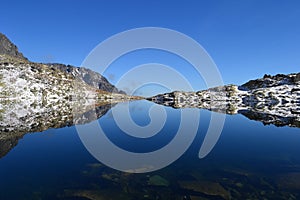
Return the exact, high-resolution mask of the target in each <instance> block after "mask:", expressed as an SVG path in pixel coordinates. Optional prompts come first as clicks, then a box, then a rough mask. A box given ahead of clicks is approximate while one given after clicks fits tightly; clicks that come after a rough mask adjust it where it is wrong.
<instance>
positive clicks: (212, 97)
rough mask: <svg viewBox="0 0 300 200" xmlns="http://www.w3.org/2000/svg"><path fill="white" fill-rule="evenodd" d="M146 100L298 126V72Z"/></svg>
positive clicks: (299, 84)
mask: <svg viewBox="0 0 300 200" xmlns="http://www.w3.org/2000/svg"><path fill="white" fill-rule="evenodd" d="M148 100H150V101H153V102H155V103H158V104H162V105H165V106H171V107H173V108H202V109H207V110H211V111H214V112H219V113H226V114H238V113H240V114H243V115H245V116H246V117H248V118H251V119H257V120H259V121H262V122H263V123H264V124H275V125H277V126H286V125H287V126H294V127H300V73H297V74H296V73H294V74H288V75H283V74H279V75H275V76H270V75H265V76H264V77H263V78H261V79H257V80H251V81H249V82H247V83H245V84H243V85H241V86H236V85H225V86H219V87H215V88H210V89H207V90H202V91H198V92H181V91H175V92H171V93H165V94H159V95H156V96H153V97H150V98H148ZM254 116H255V117H254Z"/></svg>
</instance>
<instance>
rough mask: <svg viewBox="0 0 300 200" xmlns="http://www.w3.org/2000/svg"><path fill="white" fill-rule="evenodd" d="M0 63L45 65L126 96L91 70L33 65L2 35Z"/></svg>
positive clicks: (56, 65)
mask: <svg viewBox="0 0 300 200" xmlns="http://www.w3.org/2000/svg"><path fill="white" fill-rule="evenodd" d="M0 55H1V57H0V61H2V63H3V62H6V63H9V64H14V62H16V63H15V64H18V63H20V62H21V63H23V64H24V63H31V64H33V65H43V66H48V67H49V69H54V68H55V69H58V70H60V71H62V72H64V73H67V74H69V75H71V76H73V77H74V78H76V79H78V80H80V81H82V82H84V83H86V84H87V85H89V86H92V87H93V88H96V89H99V90H103V91H107V92H113V93H121V94H125V92H123V91H121V90H118V89H117V88H116V87H115V86H114V85H112V84H111V83H109V82H108V80H107V79H106V78H105V77H103V76H102V75H101V74H99V73H97V72H94V71H92V70H90V69H86V68H83V67H75V66H71V65H64V64H58V63H48V64H46V63H33V62H30V61H28V59H27V58H25V57H24V56H23V54H22V53H20V52H19V51H18V48H17V46H16V45H14V44H13V43H12V42H11V41H10V40H9V39H8V38H7V37H6V36H5V35H3V34H2V33H0Z"/></svg>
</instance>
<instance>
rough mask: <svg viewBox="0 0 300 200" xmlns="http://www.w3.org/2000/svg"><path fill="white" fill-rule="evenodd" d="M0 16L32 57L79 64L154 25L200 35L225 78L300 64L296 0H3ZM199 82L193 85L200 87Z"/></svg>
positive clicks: (237, 79) (3, 27)
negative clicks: (117, 38) (117, 37)
mask: <svg viewBox="0 0 300 200" xmlns="http://www.w3.org/2000/svg"><path fill="white" fill-rule="evenodd" d="M0 15H1V17H0V32H2V33H4V34H6V35H7V36H8V37H9V38H10V39H11V40H12V41H13V42H14V43H15V44H17V46H18V47H19V49H20V51H22V52H23V53H24V55H25V56H26V57H28V58H29V59H30V60H32V61H36V62H59V63H65V64H72V65H76V66H79V65H81V63H82V62H83V60H84V58H85V57H86V56H87V55H88V54H89V52H90V51H91V50H92V49H93V48H94V47H95V46H96V45H98V44H99V43H100V42H102V41H104V40H105V39H107V38H108V37H110V36H112V35H114V34H117V33H119V32H122V31H125V30H128V29H132V28H139V27H148V26H152V27H153V26H154V27H164V28H170V29H174V30H176V31H180V32H182V33H184V34H186V35H188V36H190V37H192V38H193V39H195V40H196V41H197V42H199V43H200V44H201V45H202V46H203V47H204V48H205V49H206V51H207V52H208V53H209V54H210V56H211V57H212V59H213V60H214V62H215V63H216V65H217V66H218V68H219V70H220V72H221V75H222V77H223V80H224V82H225V83H226V84H227V83H234V84H241V83H244V82H245V81H247V80H249V79H254V78H258V77H261V76H263V74H265V73H267V74H277V73H292V72H299V69H300V56H299V52H300V3H299V1H296V0H295V1H292V0H287V1H271V0H270V1H267V0H244V1H237V0H231V1H225V0H224V1H215V0H213V1H202V0H195V1H149V0H136V1H131V0H128V1H121V0H120V1H115V0H107V1H96V0H85V1H84V0H51V1H30V0H29V1H14V0H4V1H1V13H0ZM161 56H162V57H163V55H161ZM152 57H153V56H152ZM128 59H130V58H128ZM158 60H160V59H158ZM145 61H147V62H150V61H151V62H155V59H152V60H151V59H145ZM128 63H130V62H129V61H128V62H124V63H123V64H124V65H125V64H128ZM133 63H134V62H133ZM121 64H122V63H121ZM121 64H120V65H121ZM120 71H122V70H118V66H116V67H115V69H113V70H111V71H110V72H107V73H106V74H104V75H105V76H106V77H108V78H109V79H110V81H111V82H113V83H114V82H115V81H116V79H117V78H116V77H118V76H120V74H119V73H121V72H120ZM200 85H201V84H199V87H197V86H196V87H195V89H196V90H197V89H202V86H200Z"/></svg>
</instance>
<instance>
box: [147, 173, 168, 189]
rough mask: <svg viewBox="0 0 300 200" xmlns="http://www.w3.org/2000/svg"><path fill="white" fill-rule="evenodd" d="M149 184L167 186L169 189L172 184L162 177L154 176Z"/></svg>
mask: <svg viewBox="0 0 300 200" xmlns="http://www.w3.org/2000/svg"><path fill="white" fill-rule="evenodd" d="M148 184H149V185H153V186H166V187H167V186H169V184H170V183H169V181H167V180H166V179H164V178H163V177H161V176H159V175H154V176H151V177H150V178H149V181H148Z"/></svg>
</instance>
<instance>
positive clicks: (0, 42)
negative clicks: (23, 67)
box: [0, 33, 27, 60]
mask: <svg viewBox="0 0 300 200" xmlns="http://www.w3.org/2000/svg"><path fill="white" fill-rule="evenodd" d="M0 54H5V55H10V56H13V57H16V58H20V59H25V60H27V58H25V57H24V56H23V54H22V53H20V52H19V50H18V47H17V46H16V45H15V44H13V43H12V42H11V41H10V40H9V39H8V38H7V37H6V36H5V35H4V34H2V33H0Z"/></svg>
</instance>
